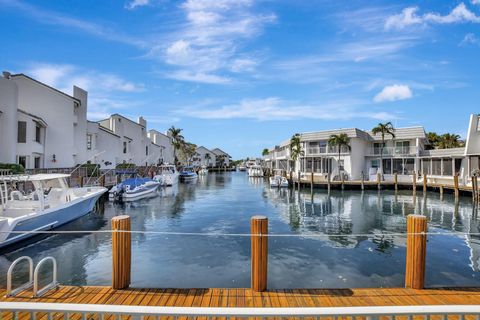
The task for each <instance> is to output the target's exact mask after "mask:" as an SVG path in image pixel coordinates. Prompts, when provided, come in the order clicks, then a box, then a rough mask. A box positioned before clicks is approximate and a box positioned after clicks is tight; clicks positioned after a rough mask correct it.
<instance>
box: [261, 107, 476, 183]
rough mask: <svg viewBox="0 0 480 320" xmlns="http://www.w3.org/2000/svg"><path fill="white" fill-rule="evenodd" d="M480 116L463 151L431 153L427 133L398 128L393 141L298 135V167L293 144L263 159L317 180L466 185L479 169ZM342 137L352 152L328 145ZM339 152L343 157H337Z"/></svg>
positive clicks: (362, 134)
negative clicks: (417, 179) (418, 178)
mask: <svg viewBox="0 0 480 320" xmlns="http://www.w3.org/2000/svg"><path fill="white" fill-rule="evenodd" d="M479 117H480V116H479V115H476V114H472V115H471V116H470V121H469V125H468V134H467V137H466V144H465V147H463V148H455V149H436V150H430V148H429V147H430V143H429V141H428V139H427V135H426V134H425V130H424V128H423V127H409V128H396V129H395V137H394V138H392V137H391V136H389V135H387V136H385V143H384V144H382V138H381V135H380V134H377V135H374V134H373V133H372V132H371V131H367V130H361V129H357V128H350V129H337V130H325V131H317V132H306V133H302V134H300V141H301V147H302V155H300V156H299V157H298V159H297V160H296V161H295V162H294V161H292V157H291V153H290V140H287V141H284V142H282V143H280V144H279V145H277V146H275V147H274V148H271V149H270V150H269V154H268V155H266V156H265V157H264V161H265V164H266V166H267V167H268V168H271V169H282V170H286V171H294V172H296V173H297V172H300V174H302V173H303V174H306V173H311V172H314V175H315V176H317V178H316V179H321V178H323V179H327V175H328V174H329V173H330V174H331V178H332V179H333V180H338V179H340V177H341V175H343V176H344V177H345V179H346V180H360V179H361V178H362V176H363V178H364V179H366V180H375V179H376V177H377V173H382V170H383V176H384V179H385V180H393V177H394V175H395V174H396V175H397V177H398V179H399V181H402V180H403V181H407V180H408V181H410V180H411V175H412V174H413V173H416V174H419V175H422V174H426V175H427V176H428V177H429V179H432V180H434V181H435V182H439V183H440V182H445V181H447V180H452V179H453V176H454V175H455V174H458V175H459V177H460V181H461V182H462V183H463V184H468V183H469V178H470V176H471V175H472V173H473V172H474V171H475V170H478V169H479V162H480V161H479V159H480V158H479V157H480V127H479ZM341 133H344V134H346V135H347V136H348V137H349V138H350V144H349V148H348V147H342V148H340V150H339V149H338V147H332V146H329V145H328V140H329V138H330V136H331V135H334V134H336V135H338V134H341ZM339 151H340V152H339Z"/></svg>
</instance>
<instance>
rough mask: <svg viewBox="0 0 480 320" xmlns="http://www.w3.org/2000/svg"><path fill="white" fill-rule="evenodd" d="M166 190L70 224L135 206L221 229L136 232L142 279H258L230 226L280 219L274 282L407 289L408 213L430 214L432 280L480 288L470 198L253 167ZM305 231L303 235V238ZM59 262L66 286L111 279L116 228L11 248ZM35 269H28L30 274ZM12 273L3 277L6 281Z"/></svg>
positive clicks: (162, 282)
mask: <svg viewBox="0 0 480 320" xmlns="http://www.w3.org/2000/svg"><path fill="white" fill-rule="evenodd" d="M158 192H159V196H158V197H156V198H152V199H144V200H142V201H139V202H135V203H127V204H124V205H118V204H112V203H105V204H104V205H103V206H102V205H100V206H98V207H97V208H96V212H94V213H91V214H89V215H87V216H85V217H83V218H81V219H79V220H77V221H75V222H73V223H71V224H68V225H66V226H64V227H63V228H62V229H63V230H109V229H110V219H111V218H112V217H113V216H115V215H121V214H128V215H130V216H131V219H132V229H133V230H143V231H172V232H195V233H209V234H214V235H216V236H208V237H204V236H176V235H160V234H134V235H133V236H132V242H133V243H132V255H133V259H132V260H133V261H134V263H133V265H132V281H133V283H132V285H133V286H137V287H248V286H249V284H250V241H249V239H248V238H247V237H227V236H223V234H230V233H248V232H249V231H250V226H249V220H250V217H251V216H252V215H255V214H263V215H266V216H268V217H269V221H270V227H269V228H270V233H272V234H282V235H293V237H292V236H288V237H272V238H270V242H269V286H270V287H271V288H298V287H305V288H309V287H310V288H312V287H313V288H315V287H338V288H340V287H379V286H402V285H403V281H404V279H403V277H404V264H405V240H406V239H405V236H402V235H400V236H399V235H396V234H398V233H404V232H405V231H406V225H405V223H406V217H407V215H408V214H411V213H416V214H423V215H426V216H427V217H428V219H429V228H430V231H432V232H447V233H451V234H452V235H451V236H447V235H435V236H430V237H429V241H428V248H427V250H428V257H427V285H430V286H442V285H459V286H467V285H477V286H478V285H480V283H479V281H478V280H477V277H478V271H479V268H480V260H479V259H480V249H479V248H480V246H479V242H480V241H479V237H478V236H477V235H474V234H471V235H468V236H460V235H453V232H465V233H478V230H479V223H478V218H477V213H476V211H474V210H473V208H472V204H471V201H469V199H467V200H463V201H460V202H457V203H455V201H454V199H453V197H451V196H450V195H447V194H446V195H444V196H443V198H441V197H440V195H439V194H435V193H428V194H426V195H424V194H423V193H422V192H417V194H416V196H415V197H413V196H412V193H411V192H408V191H398V192H393V191H386V190H382V191H364V192H361V191H347V190H345V191H335V190H332V191H331V192H330V193H328V192H327V191H326V190H315V192H314V193H311V192H310V189H309V188H307V189H305V190H300V191H298V190H291V189H275V188H269V187H268V186H267V185H266V184H264V180H263V179H261V178H260V179H259V178H248V177H247V175H246V174H245V173H244V172H238V173H228V172H227V173H210V174H209V175H207V176H204V177H203V176H202V177H199V179H197V181H194V182H193V183H189V184H182V183H181V184H178V185H177V186H174V187H169V188H162V189H159V191H158ZM297 235H298V236H299V237H297ZM22 255H29V256H32V258H34V260H35V261H36V262H37V261H39V260H40V259H41V258H43V257H45V256H48V255H52V256H54V257H56V258H57V259H58V260H59V280H60V281H61V283H65V284H80V285H85V284H89V285H108V284H109V283H110V279H111V274H110V272H111V271H110V270H111V238H110V235H109V234H98V233H97V234H76V235H54V236H49V237H41V238H38V237H37V238H34V239H32V241H31V242H29V243H22V244H21V245H20V246H17V247H16V248H9V249H8V250H7V251H4V252H2V253H1V256H0V274H5V273H6V270H7V268H8V266H9V264H10V263H11V261H13V260H14V259H15V258H17V257H19V256H22ZM22 277H25V275H19V276H18V277H17V281H20V280H21V279H22ZM4 281H5V279H4V277H2V278H0V284H1V285H4Z"/></svg>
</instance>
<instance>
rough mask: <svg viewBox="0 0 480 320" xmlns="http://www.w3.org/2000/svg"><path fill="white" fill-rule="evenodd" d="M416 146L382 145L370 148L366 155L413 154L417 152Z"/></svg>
mask: <svg viewBox="0 0 480 320" xmlns="http://www.w3.org/2000/svg"><path fill="white" fill-rule="evenodd" d="M417 150H418V148H417V147H384V148H383V150H382V148H376V147H375V148H370V149H369V151H368V155H370V156H380V155H383V156H414V155H416V154H417Z"/></svg>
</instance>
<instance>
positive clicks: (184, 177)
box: [180, 167, 198, 182]
mask: <svg viewBox="0 0 480 320" xmlns="http://www.w3.org/2000/svg"><path fill="white" fill-rule="evenodd" d="M197 178H198V174H197V173H196V172H195V171H194V169H193V167H184V168H183V170H182V171H181V172H180V181H184V182H190V181H194V180H196V179H197Z"/></svg>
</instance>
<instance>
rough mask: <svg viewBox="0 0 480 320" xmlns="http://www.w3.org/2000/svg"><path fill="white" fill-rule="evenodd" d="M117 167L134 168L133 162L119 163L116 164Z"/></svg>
mask: <svg viewBox="0 0 480 320" xmlns="http://www.w3.org/2000/svg"><path fill="white" fill-rule="evenodd" d="M116 168H117V169H135V168H136V165H135V163H119V164H117V166H116Z"/></svg>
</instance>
